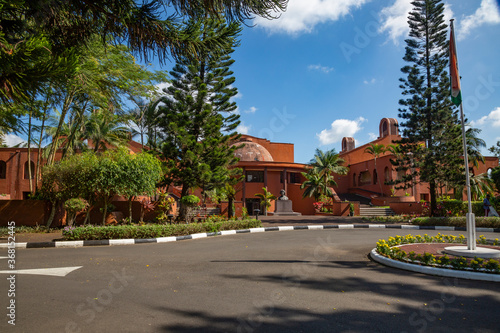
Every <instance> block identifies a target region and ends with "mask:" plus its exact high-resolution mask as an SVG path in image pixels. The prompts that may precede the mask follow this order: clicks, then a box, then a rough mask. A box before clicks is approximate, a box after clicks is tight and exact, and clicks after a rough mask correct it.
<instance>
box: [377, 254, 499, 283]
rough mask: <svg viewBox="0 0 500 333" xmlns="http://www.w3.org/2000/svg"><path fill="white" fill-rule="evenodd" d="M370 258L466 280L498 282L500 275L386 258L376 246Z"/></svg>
mask: <svg viewBox="0 0 500 333" xmlns="http://www.w3.org/2000/svg"><path fill="white" fill-rule="evenodd" d="M370 258H371V259H373V261H375V262H377V263H379V264H382V265H384V266H389V267H393V268H398V269H402V270H405V271H411V272H416V273H422V274H427V275H435V276H444V277H455V278H460V279H468V280H480V281H491V282H500V275H499V274H490V273H482V272H470V271H463V270H456V269H447V268H439V267H431V266H422V265H417V264H410V263H406V262H402V261H398V260H394V259H390V258H387V257H385V256H383V255H381V254H379V253H377V249H376V248H374V249H373V250H372V251H371V252H370Z"/></svg>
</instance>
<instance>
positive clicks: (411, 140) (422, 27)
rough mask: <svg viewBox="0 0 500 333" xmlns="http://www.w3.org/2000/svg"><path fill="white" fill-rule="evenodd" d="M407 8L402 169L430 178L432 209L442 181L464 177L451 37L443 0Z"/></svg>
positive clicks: (415, 178) (409, 178)
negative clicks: (450, 65)
mask: <svg viewBox="0 0 500 333" xmlns="http://www.w3.org/2000/svg"><path fill="white" fill-rule="evenodd" d="M412 5H413V9H412V11H411V12H410V13H409V20H408V24H409V26H410V34H409V38H408V39H407V40H406V52H405V56H404V58H403V59H404V60H405V61H406V62H408V63H409V64H408V65H406V66H404V67H403V68H402V69H401V71H402V72H403V74H405V75H406V77H405V78H401V79H400V82H401V85H400V87H401V89H403V92H402V94H403V96H404V98H403V99H401V100H400V101H399V104H400V105H401V108H400V109H399V117H400V118H401V119H402V121H401V123H400V127H401V129H402V136H403V138H402V140H401V141H400V142H399V144H400V146H399V147H400V149H401V153H402V154H401V156H402V158H401V159H400V161H399V165H398V169H400V170H405V171H406V172H407V173H406V176H405V177H404V179H403V181H405V182H406V184H405V185H406V186H408V185H409V183H419V182H425V183H428V184H429V191H430V205H431V214H433V212H434V211H435V208H436V194H437V190H438V188H439V187H441V186H447V187H453V186H456V185H458V184H460V183H461V182H463V180H462V178H463V177H462V170H463V167H461V165H462V163H463V162H462V158H461V157H462V155H463V154H462V150H461V147H462V146H461V141H460V126H457V124H458V123H459V120H458V115H457V110H456V108H455V107H454V106H453V104H452V103H451V99H450V83H449V77H448V72H447V71H446V68H447V66H448V41H447V32H446V28H447V26H446V24H445V23H444V19H443V10H444V5H443V3H442V2H441V0H416V1H413V2H412Z"/></svg>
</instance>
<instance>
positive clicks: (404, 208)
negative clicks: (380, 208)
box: [389, 202, 422, 215]
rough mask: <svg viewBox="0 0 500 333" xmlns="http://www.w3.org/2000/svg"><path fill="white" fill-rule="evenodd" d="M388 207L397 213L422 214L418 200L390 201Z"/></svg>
mask: <svg viewBox="0 0 500 333" xmlns="http://www.w3.org/2000/svg"><path fill="white" fill-rule="evenodd" d="M389 207H391V209H392V210H393V211H394V212H395V213H396V214H397V215H401V214H407V215H413V214H416V215H418V214H422V204H421V203H420V202H391V203H389Z"/></svg>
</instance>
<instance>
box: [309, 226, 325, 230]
mask: <svg viewBox="0 0 500 333" xmlns="http://www.w3.org/2000/svg"><path fill="white" fill-rule="evenodd" d="M307 229H309V230H318V229H323V226H322V225H308V226H307Z"/></svg>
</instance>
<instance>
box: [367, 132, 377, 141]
mask: <svg viewBox="0 0 500 333" xmlns="http://www.w3.org/2000/svg"><path fill="white" fill-rule="evenodd" d="M368 138H369V139H370V141H373V140H376V139H377V138H378V135H377V134H375V133H368Z"/></svg>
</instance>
